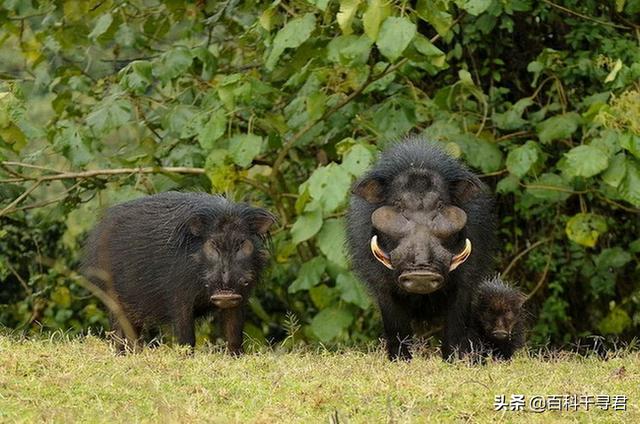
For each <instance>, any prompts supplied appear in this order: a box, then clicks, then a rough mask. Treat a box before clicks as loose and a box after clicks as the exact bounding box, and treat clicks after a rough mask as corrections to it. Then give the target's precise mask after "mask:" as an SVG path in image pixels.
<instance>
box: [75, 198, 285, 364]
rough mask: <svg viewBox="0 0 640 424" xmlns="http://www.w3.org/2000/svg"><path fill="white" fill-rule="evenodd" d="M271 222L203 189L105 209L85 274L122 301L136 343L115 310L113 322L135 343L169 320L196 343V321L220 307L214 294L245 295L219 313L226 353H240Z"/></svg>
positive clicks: (182, 339)
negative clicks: (248, 303) (245, 309)
mask: <svg viewBox="0 0 640 424" xmlns="http://www.w3.org/2000/svg"><path fill="white" fill-rule="evenodd" d="M274 221H275V218H274V217H273V215H271V214H270V213H269V212H267V211H265V210H263V209H260V208H254V207H251V206H249V205H246V204H237V203H233V202H230V201H228V200H227V199H225V198H223V197H221V196H212V195H208V194H204V193H179V192H167V193H161V194H157V195H153V196H149V197H144V198H140V199H137V200H132V201H129V202H126V203H123V204H120V205H117V206H113V207H111V208H110V209H108V210H107V211H106V213H105V215H104V217H103V218H102V220H101V221H100V222H99V224H98V225H97V226H96V228H95V229H94V230H93V231H92V232H91V234H90V235H89V238H88V240H87V242H86V245H85V249H84V258H83V263H82V273H83V274H84V275H85V276H87V278H88V279H89V280H90V281H91V282H92V283H93V284H95V285H96V286H98V287H99V288H101V289H102V290H103V291H104V292H105V293H107V295H109V296H110V297H111V298H113V299H114V300H115V301H116V302H117V304H118V305H120V308H121V309H122V311H123V312H124V318H125V319H126V320H127V321H128V322H129V324H130V325H131V327H133V332H134V334H133V336H134V337H135V340H129V339H130V338H131V337H126V336H127V335H126V334H125V332H124V329H123V327H122V326H121V325H120V321H119V318H122V317H118V316H116V314H115V313H114V311H113V310H112V311H111V312H112V316H111V322H112V326H113V327H114V329H115V330H116V334H117V335H118V336H119V337H120V338H121V340H123V341H126V342H127V344H133V345H135V344H136V343H137V338H138V337H139V335H140V334H141V331H142V330H143V328H145V329H154V328H156V327H157V326H158V325H160V324H171V325H172V326H173V329H174V332H175V334H176V337H177V340H178V342H179V343H180V344H187V345H190V346H192V347H193V346H194V345H195V332H194V319H195V318H197V317H200V316H202V315H205V314H207V313H209V312H212V311H214V310H216V309H218V308H217V307H216V306H214V303H213V301H212V300H213V298H212V295H215V294H220V293H222V294H223V295H229V294H231V295H240V296H241V297H242V300H241V303H240V304H239V305H235V304H233V306H234V307H230V308H228V307H226V306H225V307H223V308H221V310H220V313H221V318H222V326H223V329H224V333H225V336H226V338H227V343H228V346H229V350H230V351H231V352H232V353H240V351H241V344H242V326H243V323H244V318H243V312H242V309H243V305H244V304H245V303H246V301H247V300H248V297H249V294H250V291H251V289H252V287H253V286H254V285H255V284H256V283H257V281H258V279H259V277H260V274H261V272H262V270H263V268H264V267H265V265H266V261H267V252H266V251H265V242H266V241H267V238H268V232H267V231H268V228H269V226H270V225H271V224H272V223H273V222H274ZM234 302H237V297H236V298H235V299H234ZM129 336H131V334H129ZM119 347H120V348H121V349H122V348H123V347H124V346H123V345H122V344H121V345H120V346H119Z"/></svg>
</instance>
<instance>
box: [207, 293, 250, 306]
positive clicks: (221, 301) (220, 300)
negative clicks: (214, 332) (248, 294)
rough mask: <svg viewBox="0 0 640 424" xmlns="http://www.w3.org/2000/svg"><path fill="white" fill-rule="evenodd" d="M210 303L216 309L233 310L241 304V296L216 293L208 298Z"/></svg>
mask: <svg viewBox="0 0 640 424" xmlns="http://www.w3.org/2000/svg"><path fill="white" fill-rule="evenodd" d="M210 300H211V303H213V304H214V305H215V306H217V307H218V308H222V309H228V308H235V307H236V306H239V305H240V303H242V295H239V294H236V293H232V292H217V293H215V294H214V295H212V296H211V298H210Z"/></svg>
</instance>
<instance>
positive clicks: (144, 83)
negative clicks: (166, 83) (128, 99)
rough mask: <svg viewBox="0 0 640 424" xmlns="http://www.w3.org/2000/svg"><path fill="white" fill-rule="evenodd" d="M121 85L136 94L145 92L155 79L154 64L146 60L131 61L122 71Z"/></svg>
mask: <svg viewBox="0 0 640 424" xmlns="http://www.w3.org/2000/svg"><path fill="white" fill-rule="evenodd" d="M120 74H121V75H122V77H121V80H120V82H121V86H122V87H123V88H125V89H128V90H130V91H133V92H134V93H136V94H144V92H145V91H146V90H147V88H148V87H149V86H150V85H151V83H152V81H153V65H152V64H151V62H148V61H146V60H136V61H134V62H131V63H130V64H129V65H128V66H127V67H126V68H124V69H123V70H122V71H120Z"/></svg>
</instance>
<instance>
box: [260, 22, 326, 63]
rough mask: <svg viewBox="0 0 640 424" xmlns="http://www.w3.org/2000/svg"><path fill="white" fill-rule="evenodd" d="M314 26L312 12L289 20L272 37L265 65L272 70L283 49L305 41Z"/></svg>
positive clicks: (291, 47)
mask: <svg viewBox="0 0 640 424" xmlns="http://www.w3.org/2000/svg"><path fill="white" fill-rule="evenodd" d="M315 26H316V17H315V15H314V14H313V13H307V14H306V15H304V16H303V17H301V18H295V19H292V20H290V21H289V22H288V23H287V24H286V25H285V26H284V27H283V28H282V29H281V30H280V31H278V34H276V36H275V38H274V39H273V48H272V49H271V53H269V56H268V57H267V61H266V63H265V67H266V68H267V69H268V70H270V71H271V70H273V68H274V67H275V66H276V64H277V63H278V59H280V56H281V55H282V53H284V51H285V49H289V48H290V49H293V48H296V47H298V46H300V45H301V44H302V43H304V42H305V41H307V39H308V38H309V36H310V35H311V33H312V32H313V30H314V29H315Z"/></svg>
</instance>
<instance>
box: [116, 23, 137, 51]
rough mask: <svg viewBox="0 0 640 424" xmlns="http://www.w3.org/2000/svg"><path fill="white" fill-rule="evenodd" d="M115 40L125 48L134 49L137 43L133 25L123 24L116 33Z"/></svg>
mask: <svg viewBox="0 0 640 424" xmlns="http://www.w3.org/2000/svg"><path fill="white" fill-rule="evenodd" d="M115 40H116V43H118V44H120V45H121V46H123V47H132V46H133V45H134V44H135V42H136V33H135V31H134V29H133V28H132V27H131V25H128V24H122V25H120V27H119V28H118V31H117V32H116V35H115Z"/></svg>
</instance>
